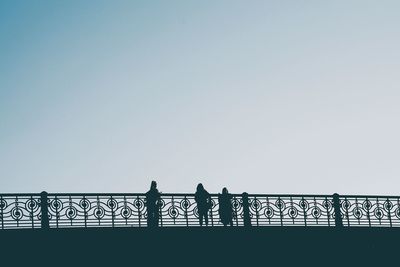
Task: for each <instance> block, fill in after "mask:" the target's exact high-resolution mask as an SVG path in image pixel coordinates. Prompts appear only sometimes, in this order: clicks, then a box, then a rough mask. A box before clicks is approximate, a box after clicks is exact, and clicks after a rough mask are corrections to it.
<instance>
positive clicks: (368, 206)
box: [366, 197, 372, 227]
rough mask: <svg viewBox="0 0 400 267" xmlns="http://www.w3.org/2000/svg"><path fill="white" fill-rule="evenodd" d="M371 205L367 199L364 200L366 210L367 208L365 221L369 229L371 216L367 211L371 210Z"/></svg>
mask: <svg viewBox="0 0 400 267" xmlns="http://www.w3.org/2000/svg"><path fill="white" fill-rule="evenodd" d="M371 206H372V203H371V202H370V201H369V199H368V197H367V200H366V208H367V219H368V226H369V227H371V215H370V214H369V211H370V209H371Z"/></svg>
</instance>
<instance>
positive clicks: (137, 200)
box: [133, 196, 149, 227]
mask: <svg viewBox="0 0 400 267" xmlns="http://www.w3.org/2000/svg"><path fill="white" fill-rule="evenodd" d="M133 203H135V201H133ZM139 203H140V200H139V196H137V197H136V208H137V210H138V216H139V227H141V226H142V224H141V221H142V214H141V212H140V207H139V206H140V204H139ZM147 216H149V215H147Z"/></svg>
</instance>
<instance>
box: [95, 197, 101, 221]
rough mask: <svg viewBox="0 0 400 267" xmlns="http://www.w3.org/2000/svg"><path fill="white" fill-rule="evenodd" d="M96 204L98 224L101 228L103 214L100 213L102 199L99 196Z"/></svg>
mask: <svg viewBox="0 0 400 267" xmlns="http://www.w3.org/2000/svg"><path fill="white" fill-rule="evenodd" d="M96 200H97V201H96V203H97V211H96V212H97V214H96V217H97V222H98V224H99V226H100V224H101V222H100V215H101V212H100V198H99V196H97V197H96Z"/></svg>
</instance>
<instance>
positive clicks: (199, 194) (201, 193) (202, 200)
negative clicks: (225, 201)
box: [194, 184, 212, 226]
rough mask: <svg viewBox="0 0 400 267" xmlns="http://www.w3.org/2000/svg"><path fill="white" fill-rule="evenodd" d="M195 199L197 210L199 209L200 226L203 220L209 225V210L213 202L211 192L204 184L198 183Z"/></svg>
mask: <svg viewBox="0 0 400 267" xmlns="http://www.w3.org/2000/svg"><path fill="white" fill-rule="evenodd" d="M194 199H195V201H196V203H197V210H198V211H199V222H200V226H202V225H203V220H204V221H205V223H206V225H208V210H209V209H210V208H211V205H212V202H211V196H210V194H209V193H208V192H207V190H205V189H204V187H203V185H202V184H198V185H197V189H196V193H195V196H194Z"/></svg>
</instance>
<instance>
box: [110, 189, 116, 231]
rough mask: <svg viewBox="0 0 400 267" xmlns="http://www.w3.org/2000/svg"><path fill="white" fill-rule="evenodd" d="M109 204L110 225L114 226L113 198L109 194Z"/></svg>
mask: <svg viewBox="0 0 400 267" xmlns="http://www.w3.org/2000/svg"><path fill="white" fill-rule="evenodd" d="M110 206H111V227H112V228H114V224H115V213H114V198H113V196H110Z"/></svg>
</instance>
